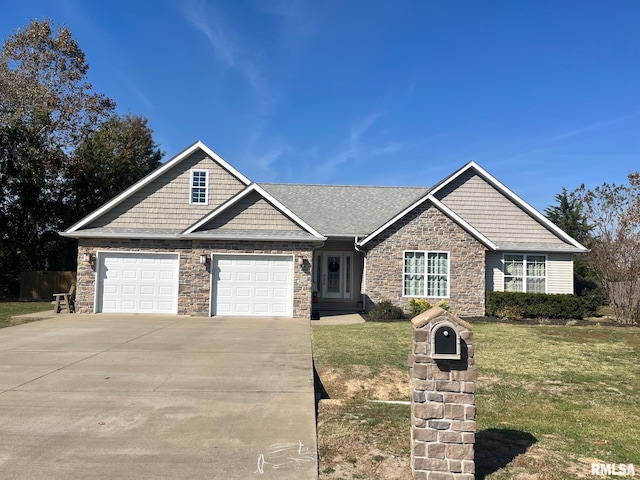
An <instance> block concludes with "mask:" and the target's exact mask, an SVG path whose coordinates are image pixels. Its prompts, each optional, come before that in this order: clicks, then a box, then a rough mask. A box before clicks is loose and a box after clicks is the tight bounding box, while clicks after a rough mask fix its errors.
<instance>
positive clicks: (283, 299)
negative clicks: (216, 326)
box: [211, 255, 293, 317]
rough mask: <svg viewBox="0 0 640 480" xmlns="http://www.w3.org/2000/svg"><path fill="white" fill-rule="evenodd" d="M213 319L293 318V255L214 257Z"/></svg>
mask: <svg viewBox="0 0 640 480" xmlns="http://www.w3.org/2000/svg"><path fill="white" fill-rule="evenodd" d="M212 265H213V269H212V275H213V285H212V302H211V307H212V308H211V315H227V316H229V315H231V316H235V315H238V316H244V315H253V316H269V317H271V316H273V317H291V316H292V312H293V257H292V256H291V255H282V256H280V255H214V257H213V262H212Z"/></svg>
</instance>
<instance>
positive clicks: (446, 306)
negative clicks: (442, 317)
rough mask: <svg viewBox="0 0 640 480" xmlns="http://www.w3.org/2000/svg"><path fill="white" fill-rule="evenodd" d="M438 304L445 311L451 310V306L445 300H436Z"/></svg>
mask: <svg viewBox="0 0 640 480" xmlns="http://www.w3.org/2000/svg"><path fill="white" fill-rule="evenodd" d="M438 306H439V307H440V308H441V309H443V310H445V311H447V312H448V311H449V310H451V306H450V305H449V302H447V301H446V300H440V301H439V302H438Z"/></svg>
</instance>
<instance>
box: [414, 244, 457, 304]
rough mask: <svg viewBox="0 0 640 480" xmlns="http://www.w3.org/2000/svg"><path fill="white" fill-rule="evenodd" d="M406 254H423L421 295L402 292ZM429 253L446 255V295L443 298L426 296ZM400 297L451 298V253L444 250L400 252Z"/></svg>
mask: <svg viewBox="0 0 640 480" xmlns="http://www.w3.org/2000/svg"><path fill="white" fill-rule="evenodd" d="M407 253H424V273H423V275H424V292H422V293H423V294H422V295H407V294H406V293H405V290H404V277H405V275H406V273H405V271H404V270H405V259H406V254H407ZM430 253H445V254H446V255H447V274H446V277H447V294H446V296H444V297H435V296H429V295H427V289H428V288H429V281H428V279H429V274H428V273H427V269H428V261H429V254H430ZM402 296H403V297H405V298H450V296H451V252H448V251H446V250H403V251H402Z"/></svg>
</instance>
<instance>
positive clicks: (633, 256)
mask: <svg viewBox="0 0 640 480" xmlns="http://www.w3.org/2000/svg"><path fill="white" fill-rule="evenodd" d="M572 198H574V199H576V201H578V202H580V203H581V204H582V205H583V210H584V214H585V216H586V217H587V220H588V222H589V224H591V225H593V240H592V242H591V245H590V247H591V252H590V253H589V254H588V255H587V260H588V262H589V264H590V265H591V267H592V268H593V270H594V272H595V273H596V276H597V279H598V281H599V282H600V284H601V285H602V286H603V288H604V289H605V291H606V292H607V296H608V299H609V303H610V305H611V306H612V307H613V310H614V313H615V315H616V318H617V319H618V320H620V321H624V322H637V321H638V320H640V174H639V173H638V172H635V173H631V174H630V175H629V176H628V183H627V184H625V185H616V184H613V183H611V184H610V183H606V182H605V183H603V184H602V185H600V186H598V187H596V188H595V189H593V190H590V189H587V188H586V187H585V186H584V185H582V186H581V187H580V188H578V189H577V190H575V191H574V192H573V193H572Z"/></svg>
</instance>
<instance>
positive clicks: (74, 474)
mask: <svg viewBox="0 0 640 480" xmlns="http://www.w3.org/2000/svg"><path fill="white" fill-rule="evenodd" d="M314 407H315V404H314V390H313V374H312V359H311V339H310V326H309V321H308V320H301V319H283V318H280V319H276V318H193V317H169V316H142V315H135V316H134V315H130V316H124V315H106V314H103V315H59V316H58V317H56V318H54V319H51V320H44V321H41V322H34V323H29V324H25V325H19V326H16V327H10V328H4V329H0V478H2V479H29V480H35V479H125V478H126V479H156V478H157V479H243V480H246V479H251V478H256V479H261V478H264V479H295V480H303V479H316V478H317V455H316V448H317V447H316V445H317V444H316V426H315V408H314Z"/></svg>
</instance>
